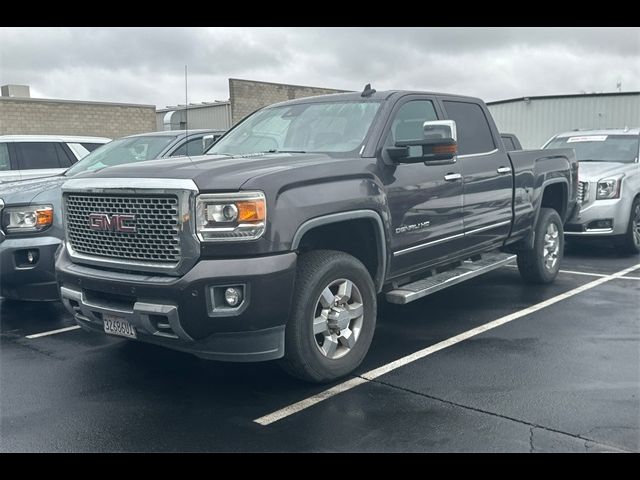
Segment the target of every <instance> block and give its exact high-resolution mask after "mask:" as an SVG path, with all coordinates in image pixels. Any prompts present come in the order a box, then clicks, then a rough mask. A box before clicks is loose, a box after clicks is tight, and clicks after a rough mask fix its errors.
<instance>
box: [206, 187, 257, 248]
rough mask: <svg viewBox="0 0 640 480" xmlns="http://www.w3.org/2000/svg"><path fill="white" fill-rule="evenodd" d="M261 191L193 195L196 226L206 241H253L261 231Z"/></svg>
mask: <svg viewBox="0 0 640 480" xmlns="http://www.w3.org/2000/svg"><path fill="white" fill-rule="evenodd" d="M266 221H267V201H266V199H265V196H264V193H262V192H238V193H203V194H201V195H198V197H197V198H196V229H197V232H198V238H200V240H202V241H205V242H224V241H238V240H255V239H257V238H260V236H261V235H262V234H263V233H264V228H265V224H266Z"/></svg>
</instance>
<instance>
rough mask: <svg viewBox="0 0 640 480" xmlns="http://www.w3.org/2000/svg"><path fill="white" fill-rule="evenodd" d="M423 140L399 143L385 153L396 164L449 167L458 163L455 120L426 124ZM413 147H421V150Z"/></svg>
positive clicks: (435, 121) (424, 125)
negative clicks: (448, 165) (422, 163)
mask: <svg viewBox="0 0 640 480" xmlns="http://www.w3.org/2000/svg"><path fill="white" fill-rule="evenodd" d="M423 129H424V136H423V138H422V139H416V140H402V141H397V142H396V144H395V146H393V147H388V148H386V149H385V152H386V153H387V155H388V156H389V158H390V159H391V160H393V161H394V162H396V163H421V162H424V163H425V164H428V165H447V164H451V163H455V162H456V158H455V156H456V155H457V153H458V142H457V132H456V122H455V121H453V120H434V121H429V122H424V124H423ZM411 147H421V150H418V152H415V151H416V150H417V149H415V148H411Z"/></svg>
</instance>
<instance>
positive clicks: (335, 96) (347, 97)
mask: <svg viewBox="0 0 640 480" xmlns="http://www.w3.org/2000/svg"><path fill="white" fill-rule="evenodd" d="M409 94H419V95H433V96H438V97H455V98H459V99H461V100H473V101H474V102H478V101H482V100H481V99H479V98H477V97H469V96H465V95H454V94H451V93H438V92H425V91H420V90H385V91H382V92H378V91H376V92H375V93H373V94H372V95H369V96H367V97H363V96H362V95H361V92H347V93H330V94H328V95H317V96H314V97H303V98H296V99H294V100H287V101H284V102H279V103H274V104H273V105H269V107H277V106H281V105H295V104H300V103H322V102H333V101H338V100H343V101H355V100H388V99H389V98H391V97H393V96H404V95H409ZM269 107H267V108H269Z"/></svg>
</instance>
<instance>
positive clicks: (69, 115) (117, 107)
mask: <svg viewBox="0 0 640 480" xmlns="http://www.w3.org/2000/svg"><path fill="white" fill-rule="evenodd" d="M1 93H2V96H0V135H9V134H39V135H56V134H57V135H89V136H98V137H109V138H118V137H122V136H125V135H131V134H134V133H144V132H152V131H154V130H155V129H156V119H155V111H156V108H155V106H154V105H135V104H128V103H106V102H86V101H77V100H53V99H45V98H30V95H29V87H28V86H25V85H4V86H2V89H1Z"/></svg>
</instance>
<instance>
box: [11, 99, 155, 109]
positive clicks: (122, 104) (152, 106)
mask: <svg viewBox="0 0 640 480" xmlns="http://www.w3.org/2000/svg"><path fill="white" fill-rule="evenodd" d="M0 101H3V102H4V101H9V102H15V101H18V102H34V103H76V104H77V103H80V104H87V105H105V106H109V107H138V108H153V109H154V110H155V108H156V106H155V105H147V104H141V103H117V102H94V101H91V100H59V99H57V98H25V97H0Z"/></svg>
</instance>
